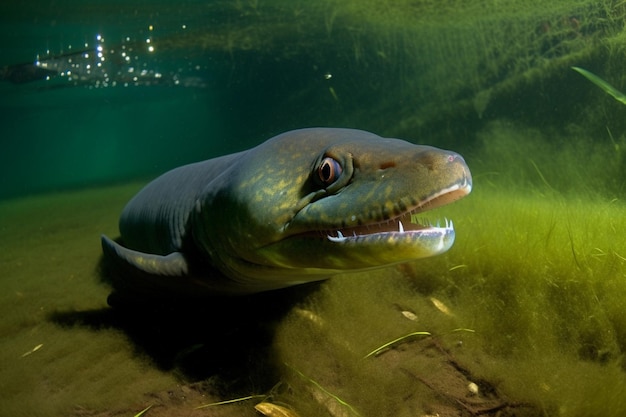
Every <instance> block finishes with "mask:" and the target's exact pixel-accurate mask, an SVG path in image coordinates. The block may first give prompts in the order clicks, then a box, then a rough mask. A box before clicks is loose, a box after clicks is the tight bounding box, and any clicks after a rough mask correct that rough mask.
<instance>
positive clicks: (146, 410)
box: [134, 405, 152, 417]
mask: <svg viewBox="0 0 626 417" xmlns="http://www.w3.org/2000/svg"><path fill="white" fill-rule="evenodd" d="M151 408H152V405H149V406H147V407H146V408H144V409H143V410H141V411H140V412H138V413H137V414H135V415H134V417H141V416H143V415H144V414H146V413H147V412H148V410H149V409H151Z"/></svg>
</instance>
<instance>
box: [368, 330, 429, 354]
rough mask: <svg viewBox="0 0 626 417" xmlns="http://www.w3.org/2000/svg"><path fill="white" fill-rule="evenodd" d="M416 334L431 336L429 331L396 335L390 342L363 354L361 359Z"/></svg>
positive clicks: (411, 337)
mask: <svg viewBox="0 0 626 417" xmlns="http://www.w3.org/2000/svg"><path fill="white" fill-rule="evenodd" d="M416 336H431V333H429V332H411V333H409V334H405V335H404V336H401V337H398V338H397V339H393V340H392V341H390V342H387V343H385V344H383V345H381V346H379V347H377V348H376V349H374V350H372V351H371V352H370V353H368V354H367V355H365V356H363V359H366V358H369V357H370V356H376V355H378V354H379V353H381V352H382V351H383V350H385V349H387V348H389V347H391V346H394V345H397V344H399V343H400V342H405V341H408V340H409V339H413V338H415V337H416Z"/></svg>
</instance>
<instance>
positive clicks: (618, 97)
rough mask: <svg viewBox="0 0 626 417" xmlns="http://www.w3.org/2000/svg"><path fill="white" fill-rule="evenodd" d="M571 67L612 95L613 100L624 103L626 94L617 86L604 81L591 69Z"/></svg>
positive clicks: (625, 102)
mask: <svg viewBox="0 0 626 417" xmlns="http://www.w3.org/2000/svg"><path fill="white" fill-rule="evenodd" d="M572 69H573V70H574V71H576V72H578V73H579V74H581V75H582V76H583V77H585V78H586V79H588V80H589V81H591V82H592V83H594V84H595V85H597V86H598V87H600V89H601V90H602V91H604V92H605V93H607V94H608V95H610V96H611V97H613V98H614V99H615V100H617V101H619V102H620V103H622V104H626V94H624V93H622V92H621V91H619V90H618V89H617V88H615V87H613V86H612V85H611V84H609V83H608V82H606V81H604V80H603V79H602V78H600V77H598V76H597V75H595V74H594V73H592V72H591V71H587V70H586V69H584V68H580V67H572Z"/></svg>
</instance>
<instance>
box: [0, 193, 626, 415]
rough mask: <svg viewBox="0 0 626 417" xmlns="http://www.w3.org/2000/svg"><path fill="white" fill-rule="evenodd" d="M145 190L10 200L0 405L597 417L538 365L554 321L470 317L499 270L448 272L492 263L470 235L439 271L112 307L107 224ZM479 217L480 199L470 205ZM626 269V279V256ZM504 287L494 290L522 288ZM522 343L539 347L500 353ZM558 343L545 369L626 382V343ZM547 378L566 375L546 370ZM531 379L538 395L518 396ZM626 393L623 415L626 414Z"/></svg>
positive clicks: (2, 231)
mask: <svg viewBox="0 0 626 417" xmlns="http://www.w3.org/2000/svg"><path fill="white" fill-rule="evenodd" d="M140 186H141V185H140V184H130V185H124V186H117V187H110V188H103V189H95V190H86V191H79V192H68V193H62V194H54V195H47V196H38V197H32V198H26V199H19V200H13V201H7V202H3V203H1V204H0V247H1V249H2V252H1V253H2V256H1V257H0V288H1V291H0V297H1V299H2V301H1V303H0V317H2V319H1V320H0V415H7V416H9V415H10V416H42V417H46V416H60V415H63V416H72V415H74V416H118V415H119V416H133V415H136V414H137V413H139V412H140V411H141V410H144V409H145V408H147V407H150V409H149V410H148V411H147V412H146V413H145V414H144V415H146V416H148V417H154V416H207V415H211V416H221V415H224V416H235V415H237V416H246V415H249V416H254V415H258V413H259V411H257V410H255V405H256V406H257V407H259V408H260V409H261V410H265V411H263V413H265V414H266V415H271V416H276V415H281V416H282V415H288V416H295V415H300V416H313V415H315V416H323V415H330V416H351V415H362V416H370V415H371V416H380V415H389V416H405V415H406V416H409V415H410V416H416V415H418V416H420V415H421V416H426V415H433V416H434V415H438V416H464V415H494V416H495V415H498V416H509V415H544V414H545V415H556V414H554V413H556V412H557V410H561V412H563V414H561V415H584V414H583V413H584V412H585V410H583V409H580V410H579V409H578V408H577V407H578V405H577V404H578V403H577V402H576V401H577V400H578V399H577V400H576V401H574V400H570V399H575V398H577V397H580V392H577V391H574V392H571V393H569V394H563V395H560V396H554V395H553V393H554V392H556V391H558V390H559V388H558V384H559V383H562V384H566V383H567V382H568V381H569V380H570V379H571V378H572V377H571V375H570V374H569V373H567V372H565V373H564V374H563V376H562V379H559V380H554V379H550V378H551V377H552V376H553V374H554V372H552V371H551V370H550V369H549V367H548V368H545V370H544V369H543V367H542V366H541V365H537V364H538V363H542V362H541V361H540V360H539V361H538V360H537V358H541V355H540V354H538V353H536V352H535V356H532V355H531V354H529V353H528V352H533V351H541V350H542V347H541V346H537V342H532V341H531V342H528V341H524V340H522V338H521V337H519V334H520V333H524V337H526V338H528V339H530V338H531V337H533V335H535V334H539V335H541V329H540V327H541V326H540V325H535V326H534V327H536V328H530V327H531V326H526V327H524V328H522V327H520V326H521V324H520V323H516V324H514V325H512V327H513V328H514V330H511V332H510V333H507V331H506V330H505V326H504V325H503V324H502V323H499V322H497V321H496V319H495V318H493V317H491V318H490V319H489V320H492V321H491V322H489V321H488V320H487V319H480V318H474V317H470V316H471V315H472V314H478V312H481V311H482V312H483V313H484V312H485V311H494V310H492V307H491V304H490V302H488V301H485V300H484V299H478V298H477V297H478V296H477V295H476V294H479V293H480V292H481V291H487V289H485V288H486V287H485V288H483V289H481V288H478V289H477V290H474V289H475V288H477V287H478V286H480V285H483V284H482V282H483V281H481V280H479V279H477V280H475V281H473V282H468V281H467V280H468V279H470V278H468V277H469V275H467V276H466V277H464V276H460V277H457V278H458V279H460V280H463V279H465V281H466V283H465V284H460V285H466V286H467V287H466V288H467V290H463V288H460V289H459V286H458V285H457V284H454V285H452V284H450V282H449V281H451V280H452V279H453V278H454V274H455V273H457V274H458V272H459V271H466V270H468V269H469V270H472V269H473V270H474V271H475V272H474V274H478V272H476V269H477V268H474V267H473V266H472V264H470V263H469V262H465V263H463V264H460V263H459V262H458V258H459V257H461V258H463V256H465V257H474V258H475V257H476V250H477V247H478V246H476V245H475V244H471V243H466V244H460V246H461V247H460V249H459V251H460V252H456V254H455V253H451V254H449V255H445V256H443V257H440V258H441V259H439V260H437V261H433V262H434V263H430V264H428V263H427V264H424V265H425V266H424V268H425V269H424V270H422V269H420V267H419V266H414V265H409V266H400V267H393V268H390V269H386V270H381V271H377V272H375V273H369V274H351V275H350V276H348V277H342V278H335V279H333V280H330V281H327V282H325V283H322V284H321V285H310V286H303V287H300V288H296V289H291V290H287V291H278V292H273V293H268V294H265V295H262V296H258V297H252V298H245V299H235V300H233V299H226V300H219V299H218V300H205V301H202V302H185V303H177V302H172V303H159V304H156V305H155V304H148V303H143V302H141V300H136V303H135V302H132V301H131V302H130V303H128V302H127V303H126V304H124V305H123V306H121V307H119V308H116V309H112V308H111V307H109V306H108V304H107V297H108V295H109V293H110V289H109V288H108V287H107V286H106V285H105V284H103V283H102V282H100V281H101V280H100V278H99V260H100V254H101V249H100V244H99V235H100V234H102V233H104V234H107V235H109V236H117V218H118V215H119V213H120V211H121V209H122V207H123V206H124V204H125V203H126V201H127V200H128V199H129V198H130V197H131V196H132V195H133V194H134V193H135V192H136V191H137V190H138V189H139V188H140ZM473 210H479V211H480V210H481V209H476V208H474V209H473ZM467 212H471V210H470V208H468V207H467V206H466V207H465V208H464V209H463V210H461V209H460V211H459V212H458V213H457V214H456V216H457V217H460V216H461V215H462V214H463V213H467ZM471 213H476V211H474V212H471ZM509 214H510V213H509ZM608 215H609V216H613V214H611V213H609V214H608ZM551 216H553V215H551ZM458 223H461V224H462V223H463V222H462V221H459V222H456V221H455V224H458ZM470 226H471V224H470V223H468V224H467V227H468V228H469V227H470ZM475 227H479V226H478V225H477V226H475ZM459 229H460V227H459V226H457V230H459ZM568 250H569V249H568ZM461 255H463V256H461ZM484 256H486V257H487V258H492V257H493V256H492V255H491V254H489V253H487V254H485V255H484ZM416 265H420V263H417V264H416ZM485 265H486V266H485ZM483 266H484V267H485V268H484V270H481V271H479V275H481V277H482V278H484V277H489V274H490V273H493V271H491V272H490V271H489V268H491V266H490V265H489V264H483ZM615 268H617V274H618V275H619V276H622V275H623V271H624V266H623V264H616V265H615V266H614V268H613V269H612V271H613V273H615ZM433 269H442V270H445V272H446V274H447V275H445V274H444V275H442V277H440V278H439V280H437V279H434V280H431V281H430V282H432V284H429V285H422V284H416V277H417V276H424V275H430V276H434V274H435V272H433ZM519 269H520V268H516V270H519ZM426 270H427V271H428V272H425V271H426ZM464 273H465V274H468V273H467V272H464ZM528 273H529V274H531V273H532V271H531V272H528ZM450 276H452V277H453V278H450ZM472 276H474V275H472ZM510 279H511V280H513V279H514V278H510ZM507 282H508V281H507ZM554 285H557V284H554ZM451 288H456V289H455V290H451ZM620 288H621V287H620ZM471 291H476V292H475V293H474V294H470V295H469V296H465V297H464V296H461V295H455V294H461V293H463V294H468V292H471ZM489 291H491V293H488V294H487V295H488V297H491V298H490V299H491V300H493V297H494V294H499V293H501V292H502V291H507V289H506V288H504V287H503V288H499V289H489ZM594 296H596V297H597V294H596V295H594ZM455 297H456V298H455ZM509 297H511V295H510V294H507V293H503V295H502V298H501V299H499V300H493V303H494V304H497V305H500V306H501V305H502V303H504V305H505V307H506V305H507V303H509V304H508V305H513V304H515V305H516V307H511V308H508V307H506V308H502V307H500V308H501V311H506V310H507V309H509V310H510V309H513V308H519V305H518V304H519V303H518V304H516V301H515V300H516V296H512V297H511V298H509ZM468 300H471V301H472V302H471V304H472V307H467V305H468V304H470V302H469V301H468ZM518 301H519V300H518ZM572 301H576V302H580V299H576V300H572ZM511 303H513V304H511ZM477 306H482V307H480V308H478V307H477ZM535 307H536V306H529V307H528V309H530V310H533V311H532V312H531V313H532V315H533V317H534V316H537V315H541V314H544V313H542V312H538V311H537V309H536V308H535ZM496 310H497V309H496ZM559 311H560V310H559ZM502 314H503V315H504V313H502ZM549 314H551V312H550V311H546V312H545V315H547V316H549ZM496 315H497V314H496ZM476 317H481V316H478V315H477V316H476ZM574 319H576V317H574ZM622 319H623V315H622V316H621V317H618V318H615V319H614V320H613V321H612V322H613V323H615V322H618V324H620V325H621V323H622V321H621V320H622ZM507 320H509V319H508V318H507V317H503V321H507ZM548 320H550V321H553V319H552V318H550V317H548ZM488 323H492V324H493V325H494V326H499V327H497V328H496V329H490V328H489V324H488ZM494 323H495V324H494ZM537 323H540V322H537ZM481 326H482V327H483V330H481ZM619 329H620V327H619V326H618V325H617V324H616V325H615V327H614V328H613V331H618V330H619ZM489 332H493V333H489ZM427 333H428V334H427ZM493 334H495V335H496V336H493ZM481 335H482V336H481ZM498 335H499V336H498ZM404 336H406V337H404ZM516 337H517V339H516ZM568 337H569V336H568ZM538 339H540V337H538ZM394 340H395V342H393V341H394ZM486 341H487V342H486ZM391 342H393V343H391ZM491 342H493V343H491ZM524 343H527V344H524ZM528 343H530V344H528ZM555 343H556V342H555ZM576 343H579V342H578V341H576V340H570V339H568V340H567V344H569V345H571V344H576ZM386 344H388V346H386V347H385V345H386ZM510 344H517V346H519V349H518V350H525V353H523V354H519V352H518V350H516V349H509V350H507V349H504V348H502V347H501V346H505V345H510ZM556 344H558V343H556ZM553 345H554V343H553V344H551V345H550V346H549V348H546V351H549V352H550V353H549V354H550V355H552V356H550V357H546V358H543V359H545V362H546V363H549V362H550V363H556V365H555V366H566V365H563V364H570V365H573V366H571V368H575V367H577V366H578V365H580V363H583V362H584V364H585V366H586V367H585V368H584V369H581V371H580V372H581V374H580V375H578V376H580V377H581V378H582V377H583V376H585V377H587V376H589V375H591V376H590V377H589V378H591V380H590V383H594V377H593V375H595V374H596V373H597V374H598V375H604V376H603V377H602V378H605V377H606V378H608V379H607V380H606V381H607V383H610V384H611V386H612V387H613V388H614V389H615V390H618V391H619V390H620V389H621V388H623V387H624V386H625V385H624V376H623V371H622V370H621V368H620V366H621V365H620V362H619V356H620V354H619V353H617V354H616V353H615V352H620V349H621V347H620V346H618V347H616V348H614V349H613V351H611V352H609V353H608V354H607V355H608V356H602V352H595V353H594V352H592V353H593V354H594V355H596V356H593V355H592V356H591V357H589V355H587V356H585V352H582V353H581V351H580V350H575V352H574V354H573V355H572V354H571V352H569V351H566V352H560V351H559V352H560V353H559V355H561V353H562V355H561V356H558V357H557V359H554V355H555V353H554V352H555V348H554V346H553ZM528 346H535V348H528ZM378 348H381V349H380V350H379V351H376V352H375V353H372V354H370V355H369V356H367V355H368V354H369V353H371V352H373V351H374V350H376V349H378ZM522 348H523V349H522ZM557 350H558V349H557ZM529 355H530V356H529ZM366 356H367V357H366ZM581 358H582V359H581ZM583 359H584V360H583ZM579 360H580V361H581V362H577V361H579ZM507 361H509V362H507ZM523 361H528V362H527V363H530V364H532V365H529V367H528V368H527V369H526V371H524V372H525V373H524V372H520V373H519V375H516V376H515V378H514V379H515V381H517V382H515V383H511V382H510V381H509V382H508V383H507V377H508V376H507V372H508V371H507V363H508V365H509V366H510V367H511V372H513V369H514V368H515V367H516V366H519V364H520V363H522V362H523ZM555 361H556V362H555ZM613 365H615V366H613ZM569 368H570V367H567V369H569ZM559 369H565V368H559ZM590 369H591V370H590ZM542 372H545V373H546V374H547V373H549V374H550V375H548V376H545V380H541V379H540V378H542V377H543V374H542ZM583 374H584V375H583ZM607 375H610V377H609V376H607ZM578 376H574V377H573V379H575V378H577V377H578ZM537 378H538V379H537ZM616 381H617V383H616ZM516 384H517V385H516ZM542 384H543V385H542ZM519 386H532V387H533V388H532V389H530V388H529V390H528V391H516V387H519ZM581 389H584V388H581ZM619 392H623V391H619ZM537 393H539V394H537ZM544 395H545V397H546V401H547V402H548V404H544V403H542V401H541V397H542V396H544ZM568 395H569V397H568ZM246 397H251V398H248V399H244V398H246ZM238 398H239V399H242V400H241V401H237V402H234V403H231V404H226V405H212V404H213V403H216V402H219V401H223V400H230V399H238ZM564 398H565V399H564ZM616 401H617V400H616ZM619 401H620V402H619V403H616V404H612V405H607V409H612V410H615V411H617V412H619V410H623V407H624V403H623V401H624V400H619ZM259 404H261V405H259ZM207 405H209V406H207ZM202 406H205V407H203V408H199V409H197V407H202ZM568 407H569V408H568ZM268 410H269V411H268ZM285 410H288V411H285ZM280 412H287V413H293V414H280ZM296 413H297V414H296ZM609 414H610V413H609ZM605 415H608V414H605ZM616 415H617V414H616Z"/></svg>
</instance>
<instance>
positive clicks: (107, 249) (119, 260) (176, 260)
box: [102, 235, 189, 277]
mask: <svg viewBox="0 0 626 417" xmlns="http://www.w3.org/2000/svg"><path fill="white" fill-rule="evenodd" d="M102 251H103V252H104V257H105V260H107V261H108V262H111V263H113V264H115V266H117V267H121V268H122V269H124V270H131V271H140V272H143V273H145V274H148V275H156V276H163V277H180V276H184V275H188V273H189V264H188V263H187V260H186V259H185V257H184V256H183V254H182V253H180V252H172V253H170V254H168V255H155V254H152V253H143V252H139V251H136V250H132V249H128V248H125V247H123V246H122V245H120V244H119V243H116V242H114V241H113V240H112V239H109V238H108V237H107V236H105V235H102Z"/></svg>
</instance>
